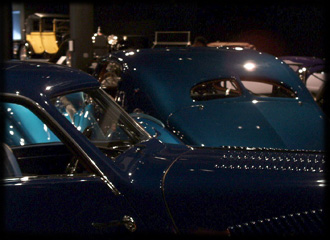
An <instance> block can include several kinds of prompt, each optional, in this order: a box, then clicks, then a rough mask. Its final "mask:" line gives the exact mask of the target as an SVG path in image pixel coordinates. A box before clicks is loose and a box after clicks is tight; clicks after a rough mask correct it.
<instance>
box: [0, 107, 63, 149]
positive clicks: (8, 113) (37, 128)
mask: <svg viewBox="0 0 330 240" xmlns="http://www.w3.org/2000/svg"><path fill="white" fill-rule="evenodd" d="M0 113H1V116H3V117H4V129H3V130H4V136H3V137H4V141H5V143H6V144H8V145H9V146H24V145H30V144H39V143H50V142H59V139H58V138H57V137H56V136H55V134H54V133H53V132H52V131H51V130H50V129H49V128H48V127H47V125H46V124H44V123H43V122H42V121H41V120H40V119H39V118H38V117H37V116H36V115H35V114H34V113H33V112H31V111H30V110H29V109H27V108H25V107H24V106H21V105H18V104H14V103H1V104H0Z"/></svg>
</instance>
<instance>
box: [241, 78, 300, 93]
mask: <svg viewBox="0 0 330 240" xmlns="http://www.w3.org/2000/svg"><path fill="white" fill-rule="evenodd" d="M241 82H242V84H243V85H244V87H245V88H246V89H247V90H248V91H249V92H250V93H252V94H253V95H255V96H259V97H283V98H295V97H296V94H295V92H294V90H293V89H292V88H290V87H289V86H287V85H285V84H284V83H281V82H279V81H275V80H271V79H266V78H258V77H241Z"/></svg>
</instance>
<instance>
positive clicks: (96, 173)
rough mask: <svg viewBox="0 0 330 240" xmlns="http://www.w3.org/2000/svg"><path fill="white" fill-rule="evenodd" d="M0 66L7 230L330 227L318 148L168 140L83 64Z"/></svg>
mask: <svg viewBox="0 0 330 240" xmlns="http://www.w3.org/2000/svg"><path fill="white" fill-rule="evenodd" d="M4 73H5V74H4V75H5V85H4V89H2V90H1V93H0V99H1V114H2V115H1V116H2V118H3V119H4V131H3V133H4V136H3V139H4V143H3V144H2V148H3V153H4V155H3V160H4V163H5V168H4V175H3V178H2V180H1V191H2V192H3V193H4V196H5V198H4V201H3V203H2V206H3V212H4V218H3V221H4V224H5V226H4V227H5V231H6V233H7V236H9V237H10V236H12V237H15V236H17V235H16V234H18V235H19V236H21V237H22V236H31V234H32V236H48V234H49V235H50V236H55V237H56V236H63V235H62V234H68V235H69V236H79V237H85V236H91V235H92V236H101V235H108V234H109V235H112V234H116V233H117V234H118V233H122V234H124V233H128V234H139V233H140V234H143V233H154V234H164V233H167V234H174V233H178V234H184V235H185V234H189V235H190V234H196V233H197V234H198V233H199V234H218V235H228V236H236V235H280V236H291V235H298V236H301V235H304V236H305V235H310V236H321V235H323V234H324V233H325V232H324V221H323V218H324V204H325V202H324V196H325V193H324V191H325V184H326V183H325V176H324V154H323V153H322V152H320V151H307V150H306V151H301V150H300V151H299V150H295V151H293V150H291V151H290V150H287V151H284V150H270V149H269V150H266V149H255V148H243V147H242V148H238V147H223V148H207V147H204V148H201V147H190V146H187V145H184V144H169V143H164V142H162V141H161V140H159V139H158V138H153V137H151V136H150V135H149V134H148V133H147V132H146V131H145V130H144V128H142V127H141V126H140V125H139V124H138V123H137V122H135V121H134V120H133V119H132V118H131V117H130V116H129V115H128V114H127V113H126V112H125V111H124V110H123V109H122V108H121V107H120V106H119V105H118V104H116V103H115V102H114V101H113V100H112V99H111V98H110V97H109V95H108V94H107V93H106V92H105V91H104V90H102V88H101V87H100V84H99V83H98V81H97V80H96V79H95V78H93V77H92V76H90V75H88V74H86V73H84V72H82V71H78V70H75V69H71V68H67V67H64V66H59V65H52V64H47V63H40V62H39V63H38V62H19V61H12V62H8V63H6V64H5V71H4ZM297 104H298V103H297ZM306 105H307V103H306ZM303 106H304V104H303ZM145 119H147V118H145ZM150 119H151V118H149V120H150ZM151 120H152V119H151ZM296 120H299V119H296ZM152 122H153V124H156V123H157V121H152ZM20 234H22V235H20ZM27 234H28V235H27ZM138 236H139V235H138Z"/></svg>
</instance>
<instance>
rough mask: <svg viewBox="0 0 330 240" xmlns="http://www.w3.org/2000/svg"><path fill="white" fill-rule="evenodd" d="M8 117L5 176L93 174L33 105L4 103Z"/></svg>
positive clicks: (1, 108)
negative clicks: (38, 114)
mask: <svg viewBox="0 0 330 240" xmlns="http://www.w3.org/2000/svg"><path fill="white" fill-rule="evenodd" d="M0 113H1V116H2V117H3V118H4V136H3V137H4V143H5V144H6V145H3V147H4V149H5V150H6V151H5V152H4V156H3V158H2V160H3V161H4V166H5V169H4V177H5V178H10V177H25V176H46V175H47V176H49V175H63V174H76V173H79V174H90V173H91V170H90V168H88V167H86V164H83V163H82V161H81V160H80V158H79V157H78V156H76V155H75V154H74V153H73V152H72V151H71V149H70V148H68V147H67V146H66V145H65V144H64V143H62V142H61V141H60V139H59V138H58V137H57V136H56V135H55V134H54V133H53V132H52V131H51V130H50V129H49V127H48V126H47V124H45V123H44V122H43V121H41V120H40V118H39V117H38V116H37V115H36V114H34V113H33V112H32V111H31V110H30V109H28V108H26V107H24V106H22V105H20V104H14V103H4V102H2V103H1V104H0Z"/></svg>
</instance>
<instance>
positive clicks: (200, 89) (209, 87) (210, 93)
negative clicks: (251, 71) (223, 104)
mask: <svg viewBox="0 0 330 240" xmlns="http://www.w3.org/2000/svg"><path fill="white" fill-rule="evenodd" d="M240 95H241V90H240V88H239V85H238V83H237V82H236V80H235V79H232V78H226V79H215V80H211V81H205V82H201V83H198V84H196V85H195V86H194V87H192V88H191V90H190V97H191V98H192V99H194V100H197V101H206V100H212V99H219V98H230V97H238V96H240Z"/></svg>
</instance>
